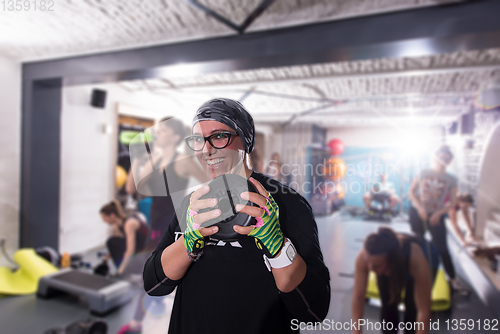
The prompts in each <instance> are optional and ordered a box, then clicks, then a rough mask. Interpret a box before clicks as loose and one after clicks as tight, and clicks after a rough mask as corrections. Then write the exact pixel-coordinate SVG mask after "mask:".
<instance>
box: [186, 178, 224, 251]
mask: <svg viewBox="0 0 500 334" xmlns="http://www.w3.org/2000/svg"><path fill="white" fill-rule="evenodd" d="M209 190H210V187H209V186H205V187H202V188H200V189H198V190H196V191H195V192H193V193H192V194H191V198H190V200H189V201H190V203H191V204H190V205H189V207H188V209H187V212H186V223H187V226H186V230H185V231H184V236H183V240H184V246H185V247H186V249H187V251H188V252H190V253H199V252H201V250H202V249H203V247H205V241H204V238H205V237H207V236H210V235H213V234H215V233H217V231H218V229H219V228H218V227H217V226H211V227H201V224H203V223H204V222H206V221H208V220H210V219H213V218H216V217H218V216H220V214H221V211H220V210H219V209H217V210H212V211H208V212H204V213H200V214H198V211H199V210H202V209H206V208H212V207H214V206H215V205H216V204H217V199H215V198H206V199H200V197H201V196H203V195H205V194H206V193H208V191H209Z"/></svg>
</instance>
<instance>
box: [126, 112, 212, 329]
mask: <svg viewBox="0 0 500 334" xmlns="http://www.w3.org/2000/svg"><path fill="white" fill-rule="evenodd" d="M184 130H185V126H184V124H183V123H182V122H181V121H180V120H177V119H173V118H170V117H166V118H163V119H161V120H160V121H159V122H158V123H157V124H156V127H155V139H154V142H153V149H152V153H151V159H152V163H153V165H154V171H151V170H148V169H143V170H142V173H141V175H139V176H138V177H139V179H140V180H142V179H144V178H146V177H148V175H147V173H161V172H162V171H163V168H164V169H165V174H166V175H169V178H168V188H169V189H170V190H172V189H181V190H182V189H184V190H185V189H186V188H187V186H188V181H189V178H190V177H195V178H197V179H198V180H199V181H200V182H204V181H205V180H208V179H207V178H206V176H205V174H204V173H203V171H202V170H201V168H200V167H198V166H197V165H196V164H195V162H194V161H193V159H192V158H188V157H187V156H186V155H185V154H183V153H179V152H178V147H179V146H180V144H181V143H182V142H183V141H184V137H185V131H184ZM143 159H144V160H146V161H147V162H149V157H143ZM144 160H143V161H132V163H133V164H144V163H145V161H144ZM131 170H132V169H131ZM136 177H137V176H136ZM160 179H161V182H162V184H161V185H160V186H162V187H165V184H163V182H166V181H165V180H164V179H163V177H162V178H160ZM137 181H139V180H137ZM125 190H126V191H127V193H128V194H135V193H136V192H137V188H136V185H135V180H134V176H133V173H132V172H130V173H129V176H128V179H127V184H126V186H125ZM148 191H151V189H148ZM182 197H184V194H182ZM150 216H151V234H150V238H149V240H148V242H147V243H146V246H145V251H146V252H147V253H148V254H146V255H147V256H149V253H150V252H151V251H153V250H154V249H155V248H156V247H157V245H158V242H159V241H160V239H161V235H162V234H163V233H164V232H165V231H166V230H167V228H168V225H169V223H170V221H172V219H173V218H174V216H175V209H174V204H173V201H172V198H171V197H170V196H152V204H151V212H150ZM146 259H147V257H146V256H145V257H144V258H141V261H142V263H141V268H143V267H144V262H145V261H146ZM153 304H157V305H163V301H162V298H154V297H150V296H148V295H147V294H146V292H144V293H143V294H142V296H141V298H140V301H139V303H138V304H137V306H136V310H135V312H134V316H133V319H132V320H131V321H130V322H128V323H127V324H125V325H123V326H122V327H121V328H120V330H119V331H118V334H136V333H141V332H142V321H143V319H144V316H145V311H146V309H147V308H148V307H150V305H153Z"/></svg>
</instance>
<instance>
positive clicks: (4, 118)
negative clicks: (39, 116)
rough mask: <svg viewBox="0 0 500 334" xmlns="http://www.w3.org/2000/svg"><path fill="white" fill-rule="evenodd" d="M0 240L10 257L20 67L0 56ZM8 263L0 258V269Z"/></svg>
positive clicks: (15, 228)
mask: <svg viewBox="0 0 500 334" xmlns="http://www.w3.org/2000/svg"><path fill="white" fill-rule="evenodd" d="M0 73H1V74H0V101H2V103H1V104H0V142H1V143H2V149H1V150H0V238H3V239H5V242H6V250H7V252H8V253H9V254H10V255H12V254H13V253H14V252H15V251H16V250H17V248H18V246H19V194H20V192H19V184H20V182H19V181H20V170H21V169H20V164H21V161H20V159H21V158H20V156H21V123H20V119H21V102H20V101H21V65H20V64H19V63H17V62H14V61H12V60H9V59H6V58H2V57H0ZM7 264H8V262H7V261H6V260H5V259H4V257H3V256H0V266H2V265H7Z"/></svg>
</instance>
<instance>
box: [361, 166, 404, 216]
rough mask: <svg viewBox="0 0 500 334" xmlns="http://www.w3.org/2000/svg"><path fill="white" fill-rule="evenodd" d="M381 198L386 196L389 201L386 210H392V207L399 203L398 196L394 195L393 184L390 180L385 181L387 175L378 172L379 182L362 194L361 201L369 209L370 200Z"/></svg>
mask: <svg viewBox="0 0 500 334" xmlns="http://www.w3.org/2000/svg"><path fill="white" fill-rule="evenodd" d="M382 198H387V201H388V203H389V205H388V207H387V210H389V211H392V209H394V207H395V206H396V205H397V204H398V203H399V197H398V196H397V195H396V191H395V190H394V185H393V184H392V182H389V181H387V175H385V174H380V182H376V183H375V184H374V185H373V187H372V190H371V191H370V192H367V193H366V194H364V195H363V201H364V203H365V205H366V207H367V208H368V209H369V208H371V205H372V200H374V199H375V200H379V199H382Z"/></svg>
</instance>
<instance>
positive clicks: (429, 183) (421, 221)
mask: <svg viewBox="0 0 500 334" xmlns="http://www.w3.org/2000/svg"><path fill="white" fill-rule="evenodd" d="M452 159H453V153H452V152H451V149H450V148H449V147H448V146H447V145H443V146H441V147H440V148H439V149H438V150H437V151H436V153H435V156H434V163H433V166H432V168H431V169H424V170H422V171H421V172H420V173H419V174H418V176H417V177H416V178H415V179H414V180H413V182H412V184H411V186H410V190H409V197H410V200H411V204H412V205H411V206H410V225H411V229H412V231H413V232H414V233H415V235H416V236H417V237H418V238H419V239H423V238H424V235H425V232H426V231H427V230H429V231H430V233H431V236H432V243H433V244H434V246H435V247H436V249H437V250H438V252H439V255H440V256H441V260H442V261H443V265H444V268H445V270H446V273H447V274H448V277H449V279H450V281H451V284H452V287H453V289H454V290H455V291H457V292H460V293H461V294H464V295H465V294H467V293H468V290H467V289H465V287H463V286H462V285H461V284H460V283H459V282H458V280H457V279H456V274H455V268H454V266H453V262H452V260H451V256H450V253H449V250H448V242H447V237H446V233H447V231H446V225H445V218H446V213H447V212H448V210H450V208H452V207H454V206H455V203H456V194H457V178H456V177H455V176H453V175H451V174H449V173H447V172H446V167H447V166H448V165H449V164H450V162H451V160H452ZM446 199H447V200H446Z"/></svg>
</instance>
